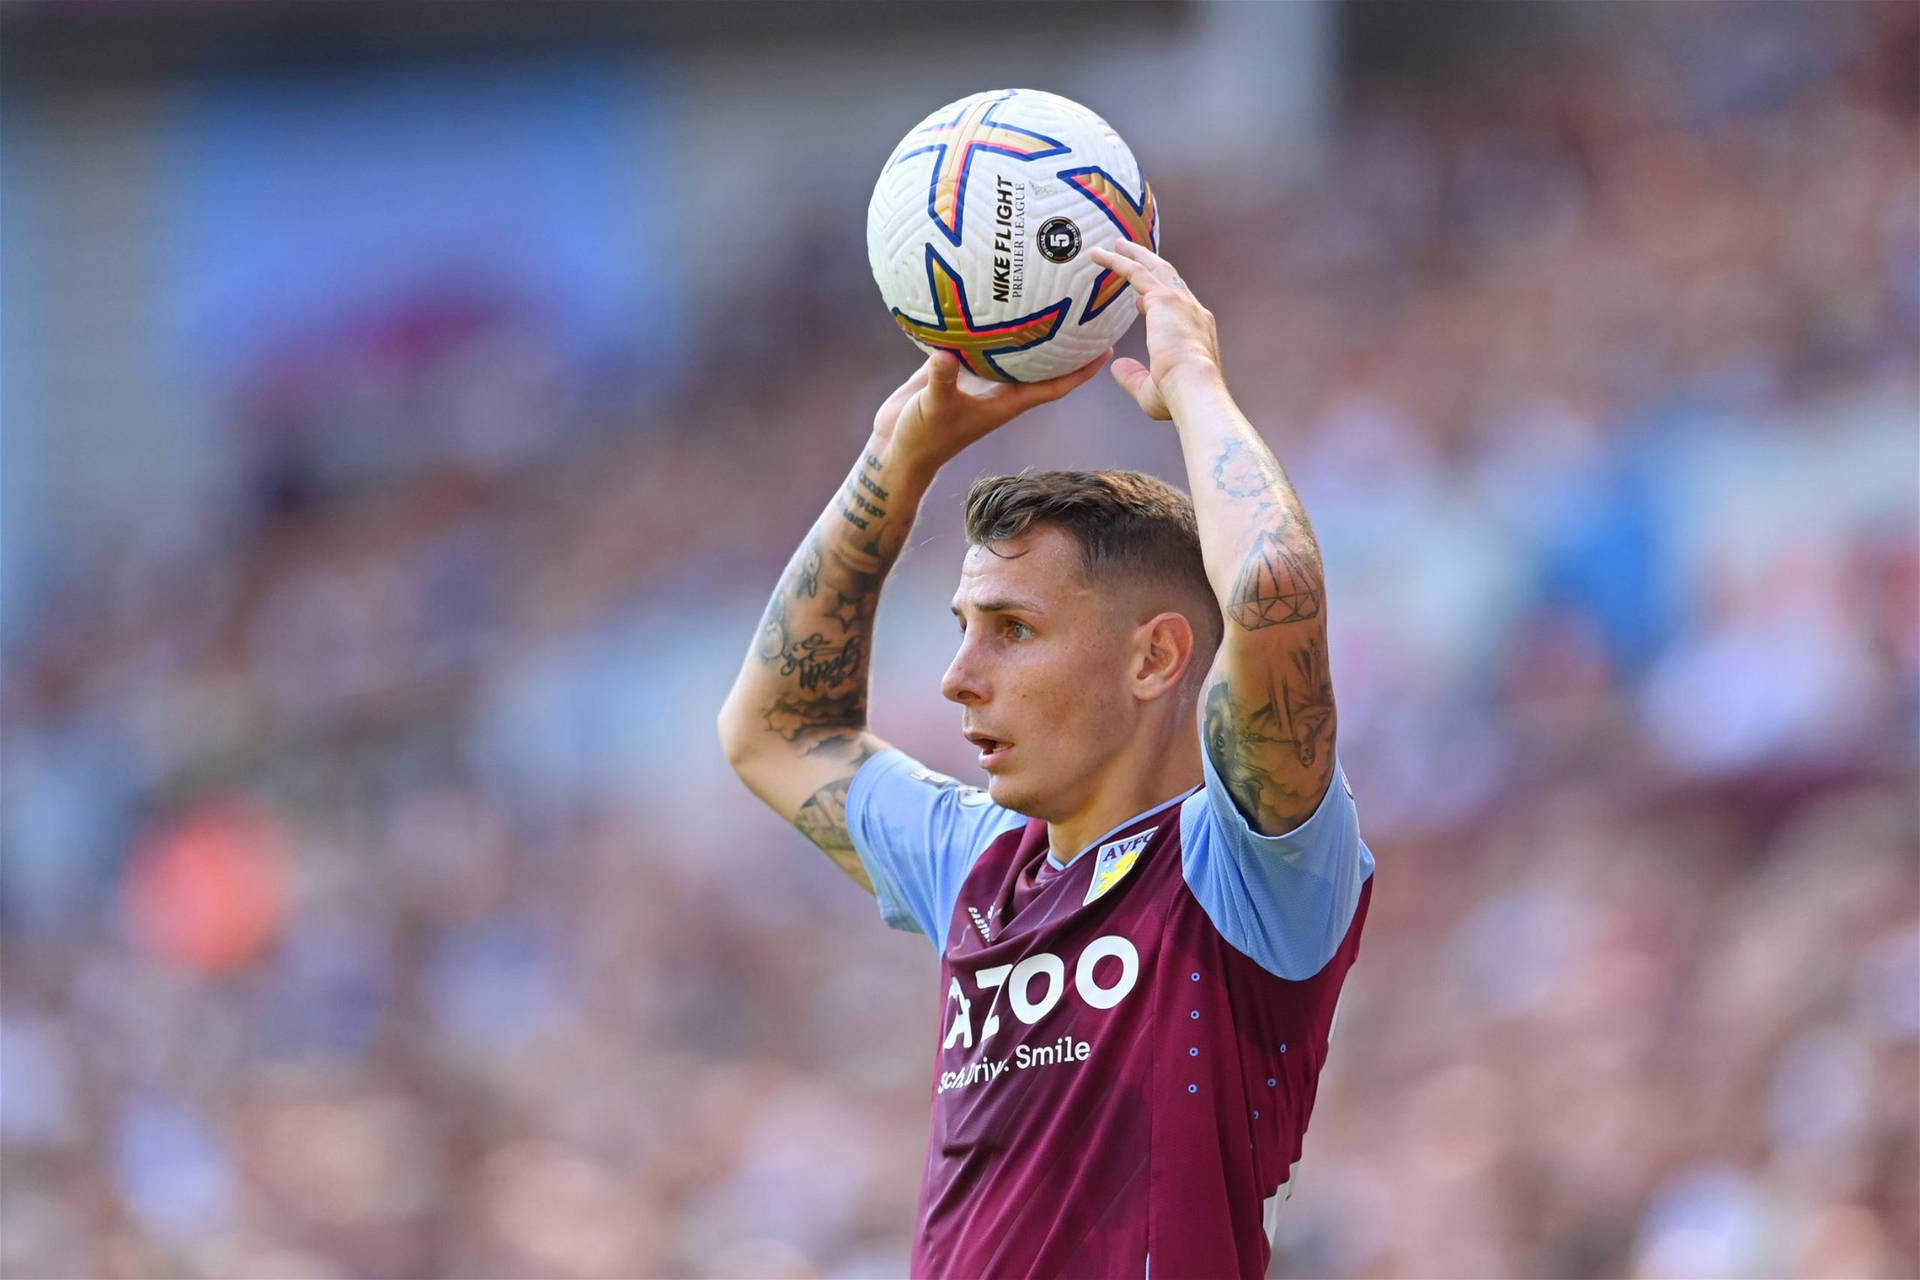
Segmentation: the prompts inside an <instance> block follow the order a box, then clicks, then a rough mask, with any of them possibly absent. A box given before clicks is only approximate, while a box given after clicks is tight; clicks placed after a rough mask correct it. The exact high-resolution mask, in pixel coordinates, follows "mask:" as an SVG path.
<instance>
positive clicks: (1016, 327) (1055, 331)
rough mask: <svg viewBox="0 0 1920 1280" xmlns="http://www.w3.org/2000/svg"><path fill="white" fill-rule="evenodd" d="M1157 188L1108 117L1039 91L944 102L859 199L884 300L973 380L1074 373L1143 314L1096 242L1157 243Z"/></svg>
mask: <svg viewBox="0 0 1920 1280" xmlns="http://www.w3.org/2000/svg"><path fill="white" fill-rule="evenodd" d="M1159 237H1160V227H1159V216H1158V213H1157V211H1156V210H1155V208H1154V203H1153V190H1152V188H1150V187H1149V186H1148V185H1147V180H1146V178H1145V176H1143V175H1142V174H1141V172H1140V165H1139V163H1138V162H1137V161H1135V160H1134V158H1133V153H1132V152H1131V151H1129V150H1128V149H1127V144H1126V143H1124V142H1122V141H1121V140H1120V135H1119V134H1117V133H1115V132H1114V131H1113V129H1112V127H1111V126H1109V125H1108V124H1107V122H1106V121H1105V120H1102V119H1101V118H1100V117H1099V116H1097V115H1095V114H1094V113H1093V112H1091V111H1089V110H1087V109H1086V108H1085V107H1083V106H1081V105H1080V104H1079V103H1077V102H1073V101H1071V100H1069V99H1066V98H1062V97H1060V96H1059V95H1058V94H1052V93H1042V92H1040V91H1039V90H1035V89H993V90H990V91H988V92H986V93H976V94H973V95H972V96H970V97H966V98H962V99H960V100H959V101H958V102H954V103H949V104H948V105H947V106H944V107H942V108H940V110H938V111H936V112H934V113H933V114H932V115H930V116H928V117H927V118H926V119H925V120H923V121H921V122H920V123H919V124H918V125H916V126H914V128H913V130H912V131H911V132H909V133H908V134H907V136H906V137H905V138H902V139H901V140H900V145H899V146H897V147H895V148H894V149H893V154H892V155H891V156H888V157H887V163H886V165H885V167H884V168H882V169H881V170H880V180H879V182H877V183H875V184H874V188H873V202H872V203H871V204H869V205H868V206H867V258H868V261H869V262H870V263H871V264H872V266H873V278H874V279H875V280H876V281H878V282H879V284H880V296H881V297H882V298H883V299H884V300H885V301H886V304H887V306H888V307H889V308H891V309H892V311H893V318H894V321H895V323H897V324H898V325H899V326H900V328H901V329H902V330H903V331H905V333H906V335H907V336H908V337H909V338H911V339H913V341H914V342H915V343H916V344H917V345H918V346H919V347H920V348H921V349H922V350H924V351H928V352H931V351H934V350H947V351H952V352H954V353H955V354H956V355H958V356H959V357H960V359H961V360H962V361H963V362H964V363H965V365H966V367H967V368H968V369H971V370H972V371H973V372H974V373H977V374H979V375H980V376H981V377H984V378H997V379H1001V380H1003V381H1010V382H1038V381H1040V380H1042V379H1045V378H1051V377H1055V376H1057V375H1059V374H1063V373H1068V372H1070V371H1072V370H1074V369H1078V368H1079V367H1080V366H1081V365H1084V364H1085V363H1087V361H1089V360H1091V359H1093V358H1094V357H1095V356H1097V355H1099V354H1100V353H1101V352H1102V351H1104V350H1106V349H1107V348H1108V347H1110V346H1112V345H1113V344H1114V343H1115V342H1116V341H1118V340H1119V338H1120V336H1121V335H1122V334H1124V333H1125V332H1126V331H1127V329H1128V328H1129V327H1130V326H1132V324H1133V322H1134V320H1135V318H1136V317H1137V316H1138V315H1139V309H1138V308H1137V307H1136V306H1135V304H1134V299H1133V295H1132V293H1131V292H1130V291H1129V290H1128V289H1127V286H1126V284H1125V282H1123V281H1122V280H1120V278H1119V277H1117V276H1115V275H1114V274H1113V273H1112V272H1110V271H1107V270H1105V269H1104V268H1102V267H1101V266H1099V264H1097V263H1095V262H1094V261H1093V260H1092V259H1091V258H1089V257H1088V256H1087V250H1088V249H1090V248H1092V247H1093V246H1095V245H1102V246H1106V247H1111V246H1112V245H1114V244H1115V243H1117V242H1118V241H1121V240H1134V241H1137V242H1139V243H1141V244H1144V245H1146V246H1147V247H1148V248H1151V249H1158V248H1159V243H1160V239H1159Z"/></svg>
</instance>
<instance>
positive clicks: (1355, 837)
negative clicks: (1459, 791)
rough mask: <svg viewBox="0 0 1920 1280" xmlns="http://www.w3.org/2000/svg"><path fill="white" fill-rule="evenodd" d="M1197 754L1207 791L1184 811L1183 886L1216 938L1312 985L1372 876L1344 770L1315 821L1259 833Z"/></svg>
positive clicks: (1337, 770)
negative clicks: (1310, 980) (1278, 831)
mask: <svg viewBox="0 0 1920 1280" xmlns="http://www.w3.org/2000/svg"><path fill="white" fill-rule="evenodd" d="M1200 754H1201V756H1202V757H1203V767H1204V768H1205V770H1206V775H1207V785H1206V787H1205V789H1203V790H1201V791H1197V792H1195V793H1194V794H1193V795H1192V796H1190V797H1188V798H1187V800H1186V801H1185V803H1183V804H1182V805H1181V806H1180V850H1181V859H1182V862H1183V864H1184V869H1185V873H1186V878H1187V886H1188V887H1189V888H1190V889H1192V890H1193V896H1194V897H1196V898H1198V899H1199V900H1200V905H1201V907H1202V908H1204V909H1205V911H1206V913H1207V917H1208V918H1209V919H1210V920H1212V921H1213V925H1214V928H1216V929H1218V930H1219V931H1220V935H1221V936H1222V937H1224V938H1225V939H1226V940H1227V941H1228V942H1230V943H1232V944H1233V945H1234V946H1235V947H1237V948H1239V949H1240V950H1241V951H1243V952H1245V953H1246V954H1247V955H1248V956H1250V957H1251V958H1252V959H1253V960H1254V962H1255V963H1257V964H1258V965H1260V967H1261V968H1263V969H1265V970H1267V972H1269V973H1272V974H1275V975H1276V976H1278V977H1282V978H1286V979H1288V980H1289V981H1294V982H1299V981H1302V980H1304V979H1307V978H1311V977H1312V976H1313V975H1314V974H1316V973H1318V972H1320V970H1322V969H1324V968H1326V965H1327V961H1329V960H1331V959H1333V953H1334V952H1336V951H1338V950H1339V949H1340V943H1341V941H1342V940H1343V939H1344V938H1345V937H1346V936H1347V926H1348V925H1350V924H1351V923H1352V922H1353V913H1354V909H1355V908H1356V907H1357V906H1358V905H1359V903H1360V887H1361V886H1362V885H1363V884H1365V883H1366V881H1367V877H1368V876H1370V875H1372V874H1373V853H1372V851H1371V850H1369V849H1368V848H1367V846H1366V844H1365V843H1364V842H1363V841H1362V840H1361V839H1360V814H1359V811H1358V810H1357V809H1356V808H1355V807H1354V803H1353V789H1352V788H1351V787H1350V786H1348V785H1347V775H1346V771H1345V770H1343V769H1341V767H1340V762H1339V761H1338V760H1335V761H1334V765H1333V782H1332V783H1331V784H1330V785H1329V786H1328V787H1327V794H1326V796H1325V797H1324V798H1322V799H1321V801H1320V807H1319V808H1318V809H1315V810H1314V812H1313V816H1312V817H1310V818H1308V819H1307V820H1306V821H1305V822H1303V823H1301V824H1300V825H1299V826H1297V827H1295V828H1294V829H1293V830H1291V831H1288V832H1284V833H1282V834H1280V835H1277V836H1263V835H1261V834H1260V833H1259V832H1257V831H1255V830H1254V829H1253V828H1252V827H1251V826H1249V825H1248V824H1247V820H1246V817H1245V816H1244V815H1242V814H1241V812H1240V806H1239V805H1237V804H1235V803H1234V801H1233V797H1232V796H1230V795H1228V794H1227V788H1226V784H1225V783H1223V782H1221V781H1220V774H1219V772H1218V771H1217V770H1216V769H1215V768H1214V767H1213V759H1212V756H1211V755H1210V753H1208V752H1206V751H1204V750H1203V751H1202V752H1201V753H1200Z"/></svg>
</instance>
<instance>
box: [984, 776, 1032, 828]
mask: <svg viewBox="0 0 1920 1280" xmlns="http://www.w3.org/2000/svg"><path fill="white" fill-rule="evenodd" d="M987 796H988V797H989V798H990V799H991V800H992V801H993V802H994V803H995V804H997V805H999V806H1000V807H1001V808H1002V809H1011V810H1013V811H1014V812H1015V813H1017V814H1020V815H1022V816H1023V817H1028V818H1037V817H1039V816H1040V815H1039V814H1037V813H1035V812H1034V811H1033V810H1034V806H1035V805H1036V804H1037V803H1038V802H1039V797H1038V796H1036V795H1034V794H1033V792H1032V791H1031V790H1029V789H1028V788H1026V787H1023V786H1021V785H1020V784H1019V783H1018V782H1016V781H1014V780H1013V779H1012V778H1008V777H1006V776H1004V775H998V774H988V775H987Z"/></svg>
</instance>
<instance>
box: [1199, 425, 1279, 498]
mask: <svg viewBox="0 0 1920 1280" xmlns="http://www.w3.org/2000/svg"><path fill="white" fill-rule="evenodd" d="M1213 483H1214V485H1215V486H1216V487H1217V488H1218V489H1219V490H1220V492H1222V493H1224V494H1226V495H1227V496H1228V497H1229V498H1252V499H1254V500H1255V501H1257V502H1260V503H1262V504H1266V505H1271V504H1273V503H1274V502H1276V501H1278V500H1279V495H1280V494H1281V493H1283V492H1285V485H1286V480H1285V478H1284V477H1283V476H1282V475H1281V474H1280V468H1279V467H1277V466H1275V465H1274V462H1273V459H1272V458H1269V457H1267V456H1265V455H1264V454H1261V453H1256V452H1254V451H1253V450H1252V449H1250V448H1248V447H1247V444H1246V441H1244V440H1229V441H1227V447H1226V448H1225V449H1222V450H1221V451H1220V456H1219V458H1218V459H1216V460H1215V462H1214V464H1213Z"/></svg>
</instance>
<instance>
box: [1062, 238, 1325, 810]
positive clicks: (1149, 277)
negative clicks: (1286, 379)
mask: <svg viewBox="0 0 1920 1280" xmlns="http://www.w3.org/2000/svg"><path fill="white" fill-rule="evenodd" d="M1117 248H1118V250H1119V252H1110V251H1108V250H1105V249H1095V250H1093V251H1092V252H1093V257H1094V259H1095V260H1096V261H1098V262H1100V263H1101V264H1102V265H1103V266H1107V267H1109V268H1111V269H1112V270H1113V271H1114V272H1116V273H1117V274H1119V275H1121V276H1123V277H1124V278H1125V279H1126V280H1127V282H1128V283H1129V284H1131V285H1132V286H1133V288H1134V290H1135V292H1136V293H1137V294H1138V295H1139V307H1140V310H1141V312H1142V314H1143V315H1144V316H1145V317H1146V322H1147V353H1148V359H1149V361H1150V362H1151V367H1147V366H1143V365H1141V364H1140V362H1139V361H1137V360H1120V361H1116V362H1115V364H1114V369H1113V373H1114V377H1115V379H1116V380H1117V381H1118V382H1119V383H1120V385H1121V386H1122V387H1124V388H1125V389H1126V391H1127V393H1128V394H1129V395H1131V396H1132V397H1133V398H1134V399H1135V400H1136V401H1137V402H1138V403H1139V405H1140V407H1141V408H1142V409H1144V410H1145V411H1146V412H1147V413H1148V414H1149V415H1150V416H1152V417H1155V418H1159V419H1163V420H1165V419H1171V420H1172V422H1173V424H1174V427H1175V429H1176V430H1177V431H1178V432H1179V435H1180V448H1181V452H1182V454H1183V455H1184V457H1185V460H1186V467H1187V477H1188V482H1189V484H1190V486H1191V488H1192V490H1193V506H1194V514H1195V517H1196V518H1197V520H1198V522H1199V526H1200V546H1201V551H1202V554H1203V555H1204V557H1205V560H1206V566H1207V578H1208V580H1209V581H1210V582H1211V583H1212V584H1213V589H1214V593H1215V595H1217V596H1218V597H1219V600H1220V609H1221V612H1222V614H1223V615H1224V616H1225V619H1226V634H1225V637H1224V639H1223V640H1222V642H1221V646H1220V655H1219V657H1218V658H1217V659H1216V660H1215V662H1214V667H1213V671H1212V673H1211V674H1210V675H1209V676H1208V688H1207V696H1206V748H1207V752H1208V754H1209V755H1210V756H1211V757H1212V759H1213V762H1214V767H1215V768H1216V769H1218V770H1219V772H1220V777H1221V780H1222V781H1223V782H1225V783H1226V784H1227V789H1228V790H1229V791H1230V792H1231V793H1232V794H1233V798H1234V800H1235V801H1237V802H1238V804H1239V805H1240V808H1241V810H1242V812H1244V813H1245V814H1246V816H1247V819H1248V821H1249V822H1251V823H1252V824H1253V825H1254V827H1255V828H1257V829H1258V830H1259V831H1261V832H1263V833H1265V834H1268V835H1275V834H1279V833H1280V832H1283V831H1287V830H1290V829H1292V828H1293V827H1295V826H1298V825H1299V824H1300V823H1302V822H1304V821H1305V820H1306V819H1307V818H1309V817H1311V816H1312V815H1313V812H1314V810H1315V808H1317V807H1318V805H1319V803H1320V799H1321V797H1322V796H1324V795H1325V794H1326V791H1327V787H1328V785H1329V784H1330V783H1331V781H1332V778H1333V767H1334V756H1333V744H1334V706H1333V681H1332V677H1331V675H1330V674H1329V672H1328V668H1327V622H1326V614H1325V611H1324V609H1323V605H1324V603H1325V599H1326V593H1325V583H1324V579H1323V575H1322V571H1321V564H1320V548H1319V546H1318V544H1317V543H1316V542H1315V541H1314V537H1313V529H1312V527H1311V526H1310V525H1309V524H1308V523H1307V513H1306V511H1305V510H1304V509H1303V508H1302V507H1301V505H1300V499H1299V497H1298V496H1297V495H1296V494H1295V493H1294V491H1293V486H1292V485H1291V484H1289V483H1288V482H1287V476H1286V473H1285V472H1284V471H1283V470H1282V469H1281V467H1280V464H1279V462H1278V461H1277V460H1276V459H1275V458H1274V456H1273V452H1272V451H1271V450H1270V449H1268V448H1267V445H1266V442H1265V441H1263V440H1262V439H1261V438H1260V436H1259V433H1258V432H1256V431H1255V430H1254V429H1253V425H1252V424H1251V423H1249V422H1248V421H1247V419H1246V417H1245V416H1244V415H1243V414H1242V413H1241V412H1240V409H1239V407H1238V406H1237V405H1236V404H1235V403H1234V401H1233V397H1232V396H1231V395H1230V394H1228V391H1227V385H1226V381H1225V379H1224V378H1223V377H1222V375H1221V370H1220V348H1219V343H1218V340H1217V338H1216V336H1215V332H1214V324H1213V316H1212V314H1211V313H1209V312H1208V311H1207V310H1206V308H1204V307H1202V306H1201V305H1200V303H1199V302H1198V301H1197V300H1196V299H1195V298H1194V296H1193V293H1192V291H1191V290H1189V289H1188V288H1187V286H1186V284H1185V282H1184V281H1182V280H1181V279H1180V277H1179V275H1178V274H1177V273H1176V272H1175V271H1174V269H1173V267H1172V266H1171V265H1170V264H1169V263H1168V262H1167V261H1166V260H1165V259H1163V258H1161V257H1159V256H1158V255H1157V254H1155V253H1153V252H1152V251H1151V250H1149V249H1146V248H1144V247H1142V246H1140V245H1136V244H1128V243H1122V244H1120V245H1119V246H1117Z"/></svg>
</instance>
